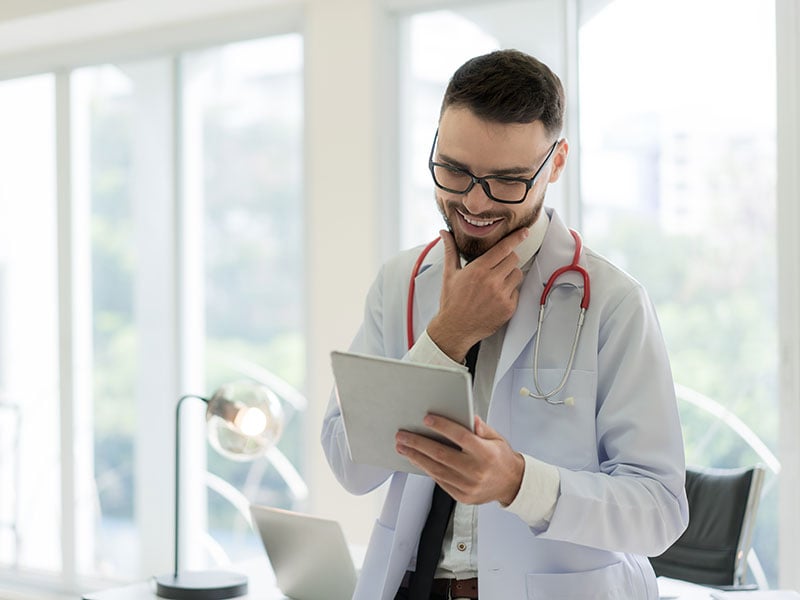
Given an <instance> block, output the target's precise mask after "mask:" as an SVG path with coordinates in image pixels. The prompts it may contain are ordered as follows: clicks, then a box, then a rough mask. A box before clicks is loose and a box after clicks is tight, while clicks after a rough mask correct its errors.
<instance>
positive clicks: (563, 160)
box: [547, 138, 569, 183]
mask: <svg viewBox="0 0 800 600" xmlns="http://www.w3.org/2000/svg"><path fill="white" fill-rule="evenodd" d="M567 155H569V142H568V141H567V138H562V139H561V141H560V142H558V146H556V151H555V153H554V154H553V159H552V160H553V168H552V169H550V177H549V178H548V180H547V181H548V183H555V182H556V181H558V178H559V177H561V171H563V170H564V167H566V166H567Z"/></svg>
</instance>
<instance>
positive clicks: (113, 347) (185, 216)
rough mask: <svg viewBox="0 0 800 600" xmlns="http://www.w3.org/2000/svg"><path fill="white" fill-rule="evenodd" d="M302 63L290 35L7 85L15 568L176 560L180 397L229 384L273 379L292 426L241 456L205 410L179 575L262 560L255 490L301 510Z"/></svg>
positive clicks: (96, 568)
mask: <svg viewBox="0 0 800 600" xmlns="http://www.w3.org/2000/svg"><path fill="white" fill-rule="evenodd" d="M302 71H303V55H302V38H301V37H300V36H299V35H297V34H287V35H276V36H273V37H269V38H261V39H255V40H252V41H244V42H235V43H230V44H225V45H221V46H215V47H210V48H206V49H203V50H194V51H192V52H187V53H183V54H179V55H167V56H160V57H154V58H150V59H146V60H139V61H131V62H124V63H116V64H99V65H92V66H86V67H82V68H78V69H74V70H72V71H70V72H69V73H68V74H66V75H64V76H61V77H63V79H61V80H60V81H62V82H63V83H62V85H61V87H60V88H58V86H57V85H56V84H55V83H54V80H55V79H56V78H55V77H54V76H53V75H46V76H40V77H33V78H26V79H17V80H10V81H7V82H0V130H2V131H3V135H2V136H0V175H2V177H0V568H3V569H4V568H6V567H8V568H12V569H15V570H17V571H22V570H26V571H30V570H35V571H37V572H42V573H45V574H47V575H48V576H49V577H51V578H53V579H58V578H59V577H60V578H61V579H62V580H63V581H75V580H76V578H77V579H78V580H80V579H81V578H84V579H85V578H94V579H96V578H102V579H115V580H135V579H139V578H142V577H147V576H151V575H154V574H157V570H159V569H163V568H164V565H165V564H169V565H171V564H172V543H171V542H172V511H170V510H165V507H169V506H171V501H172V492H173V487H174V480H173V478H172V477H173V471H172V469H171V465H172V461H171V459H169V460H167V461H165V460H164V458H165V457H171V456H172V453H173V448H174V414H175V406H176V404H177V401H178V398H179V397H180V396H181V395H183V394H189V393H192V394H199V395H202V396H206V397H208V396H210V394H211V393H213V391H214V389H215V388H216V387H217V386H219V385H220V384H222V383H224V382H227V381H231V380H233V379H242V378H248V377H249V378H255V379H259V380H261V381H263V382H265V383H267V384H270V385H273V387H277V388H278V389H277V391H278V393H279V394H281V395H282V397H283V399H284V400H285V405H284V409H285V412H286V414H287V426H286V428H285V431H284V436H283V438H282V440H281V442H280V445H279V448H278V449H275V450H273V451H272V453H271V454H270V456H269V458H263V459H260V460H258V461H256V462H253V463H244V464H242V463H234V462H232V461H230V460H226V459H223V458H221V457H219V456H218V455H216V453H214V452H210V453H208V456H206V451H205V450H206V445H205V442H204V438H205V432H204V428H203V422H204V421H203V415H202V411H203V410H204V408H203V407H202V406H200V405H201V403H199V402H198V403H197V404H198V406H196V407H194V408H196V409H198V410H197V411H196V413H195V414H194V415H192V416H193V417H194V416H196V419H191V421H193V422H192V423H191V424H190V425H189V426H188V427H187V435H186V437H185V438H184V441H185V442H186V447H185V448H184V451H183V452H182V458H183V457H186V456H189V459H188V460H186V461H185V463H184V461H182V465H183V466H182V473H181V474H182V480H183V481H184V486H185V489H187V490H190V491H192V492H196V493H193V494H188V495H185V496H184V497H188V498H189V500H188V501H187V503H186V505H185V506H182V509H181V510H182V516H183V518H186V519H187V522H191V523H192V528H193V529H194V530H195V531H193V532H192V535H191V536H190V537H189V538H187V539H185V540H183V542H184V543H183V545H182V561H181V562H182V567H183V568H188V569H192V568H194V569H198V568H203V567H204V566H206V565H207V564H211V563H214V564H220V563H223V564H224V563H226V562H227V561H228V560H237V559H241V558H243V557H247V556H252V555H260V554H261V553H262V552H263V550H262V548H261V546H260V541H259V540H258V539H257V537H256V536H255V535H254V534H253V533H252V531H251V529H250V526H249V524H248V522H247V520H246V517H247V516H248V515H246V506H247V503H248V501H259V502H266V503H269V504H272V505H276V506H284V507H296V506H297V503H299V502H302V501H303V500H304V498H305V496H306V494H307V489H306V488H305V483H304V482H303V479H302V477H301V474H300V473H301V472H302V468H303V459H304V453H303V439H302V425H303V421H302V415H301V413H302V410H303V408H304V406H303V398H302V396H301V394H300V393H299V392H298V391H297V390H299V389H302V388H303V387H304V386H305V362H306V361H305V338H304V315H305V304H304V293H305V291H304V286H305V279H304V270H303V263H304V246H305V240H304V231H303V223H304V202H303V185H302V181H303V168H302V119H303V98H302ZM58 90H61V91H60V92H59V91H58ZM57 107H60V108H62V110H59V111H57V110H56V108H57ZM64 107H69V111H66V110H63V108H64ZM56 114H58V115H59V116H60V117H61V116H63V117H64V118H63V120H59V119H58V118H56V119H54V115H56ZM67 115H68V116H67ZM60 117H59V118H60ZM57 128H58V130H59V132H61V133H65V132H66V133H67V134H68V135H65V136H64V138H63V139H69V141H70V144H69V148H68V150H65V151H60V152H59V154H58V161H63V164H62V162H58V164H57V160H56V129H57ZM8 165H12V167H9V166H8ZM57 168H58V169H59V173H60V174H61V173H68V174H69V175H70V178H69V181H71V185H70V186H69V189H64V188H65V186H66V184H65V183H62V189H61V190H60V191H59V199H60V201H61V203H62V206H61V208H62V211H61V212H57V211H56V208H57V206H58V205H57V203H56V189H57V187H56V169H57ZM64 181H67V178H65V179H64ZM62 199H63V200H62ZM66 231H68V232H69V233H68V234H67V233H65V232H66ZM33 232H35V234H33ZM57 232H60V233H61V239H64V240H67V241H65V242H63V243H65V244H67V243H68V244H69V248H70V251H69V252H68V253H67V254H68V256H67V257H66V258H63V260H61V261H60V263H59V264H57V259H59V258H60V255H61V247H57V243H61V242H59V235H58V234H57ZM59 281H61V282H62V287H63V290H64V291H65V294H64V295H62V297H61V298H60V300H59V294H58V292H59V288H58V285H59ZM65 296H69V299H65ZM59 301H60V302H61V309H62V310H61V313H60V315H61V320H62V322H61V324H60V327H61V328H62V332H61V333H62V338H64V339H66V338H68V339H69V343H66V342H64V341H63V340H62V343H61V345H59V339H60V338H59V319H58V317H59ZM64 332H67V334H65V333H64ZM12 347H13V348H14V352H13V353H11V352H9V349H10V348H12ZM59 361H61V364H60V362H59ZM59 369H61V372H62V373H65V372H66V373H68V379H69V382H67V383H64V382H60V381H59V378H58V373H59ZM60 384H61V386H62V391H63V388H64V386H65V385H66V387H68V388H71V390H72V391H71V392H69V393H68V394H67V396H68V398H67V399H66V400H65V399H64V398H60V397H59V385H60ZM60 405H61V406H62V407H64V410H65V414H66V415H74V416H72V417H69V416H65V417H63V419H60V414H59V406H60ZM184 416H186V413H184ZM70 418H71V419H73V420H74V427H70V426H68V425H63V424H62V420H64V419H70ZM189 420H190V419H187V421H189ZM64 422H65V423H66V421H64ZM62 427H67V431H68V433H67V435H66V437H65V438H64V439H63V440H62V439H61V435H60V433H61V428H62ZM62 446H65V447H70V448H71V449H72V450H71V451H70V453H69V454H70V457H69V459H68V460H67V461H66V462H65V463H64V464H62V461H61V458H62V454H61V452H62ZM65 469H66V470H67V472H69V473H70V478H71V479H70V485H71V486H72V487H71V488H69V486H67V487H65V486H64V485H62V481H61V479H60V477H59V474H60V473H63V472H65ZM65 489H74V496H73V497H64V498H63V501H62V491H63V490H65ZM243 507H244V510H243ZM243 513H245V514H243ZM62 517H63V518H62ZM70 548H73V549H74V551H69V549H70ZM65 553H68V554H69V556H68V559H67V558H65V556H66V554H65Z"/></svg>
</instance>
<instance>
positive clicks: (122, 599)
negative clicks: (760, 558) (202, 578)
mask: <svg viewBox="0 0 800 600" xmlns="http://www.w3.org/2000/svg"><path fill="white" fill-rule="evenodd" d="M230 571H233V572H237V573H244V574H245V575H247V576H248V578H249V590H248V592H249V593H248V594H247V595H246V596H240V597H239V600H288V599H287V597H286V596H284V595H283V594H282V593H281V592H280V590H279V589H278V588H277V586H276V585H275V576H274V575H273V573H272V567H271V566H270V564H269V561H268V560H267V558H266V557H263V558H258V559H253V560H249V561H247V562H244V563H242V564H240V565H237V566H234V567H231V569H230ZM658 590H659V595H660V597H661V598H662V599H664V600H666V599H674V600H711V595H710V590H709V588H705V587H703V586H699V585H694V584H692V583H686V582H684V581H678V580H676V579H667V578H664V577H659V578H658ZM737 597H738V598H741V600H746V598H748V597H750V596H749V594H747V593H744V592H739V596H737ZM156 598H158V596H156V584H155V580H153V579H150V580H148V581H143V582H140V583H134V584H131V585H126V586H122V587H117V588H113V589H108V590H103V591H99V592H89V593H86V594H84V595H83V600H150V599H156Z"/></svg>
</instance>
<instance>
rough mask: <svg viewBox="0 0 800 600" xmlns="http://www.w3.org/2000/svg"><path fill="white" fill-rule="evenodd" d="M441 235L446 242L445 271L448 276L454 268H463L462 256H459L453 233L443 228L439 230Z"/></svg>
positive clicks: (443, 241) (444, 242)
mask: <svg viewBox="0 0 800 600" xmlns="http://www.w3.org/2000/svg"><path fill="white" fill-rule="evenodd" d="M439 236H440V237H441V238H442V243H443V244H444V273H445V276H447V274H448V273H449V272H450V271H452V270H453V269H456V270H458V269H460V268H461V258H460V257H459V256H458V248H456V241H455V239H453V234H452V233H450V232H449V231H445V230H444V229H442V230H441V231H440V232H439Z"/></svg>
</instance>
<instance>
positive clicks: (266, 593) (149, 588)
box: [83, 556, 287, 600]
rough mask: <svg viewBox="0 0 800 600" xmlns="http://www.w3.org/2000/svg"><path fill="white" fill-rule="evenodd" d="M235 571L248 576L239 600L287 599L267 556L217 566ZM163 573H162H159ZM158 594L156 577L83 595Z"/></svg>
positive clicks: (99, 598)
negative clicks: (226, 566)
mask: <svg viewBox="0 0 800 600" xmlns="http://www.w3.org/2000/svg"><path fill="white" fill-rule="evenodd" d="M215 570H226V571H231V572H233V573H243V574H245V575H247V578H248V593H247V595H246V596H239V597H238V599H237V600H287V597H286V596H284V595H283V594H282V593H281V592H280V590H279V589H278V588H277V586H276V585H275V576H274V575H273V573H272V566H271V565H270V564H269V561H268V560H267V557H266V556H264V557H263V558H257V559H252V560H248V561H246V562H244V563H242V564H237V565H234V566H232V567H231V568H230V569H227V568H221V569H218V568H215ZM159 575H161V573H159ZM150 598H158V596H156V582H155V579H152V578H151V579H149V580H147V581H143V582H140V583H134V584H131V585H126V586H122V587H117V588H113V589H108V590H102V591H99V592H90V593H85V594H84V595H83V600H140V599H141V600H145V599H150Z"/></svg>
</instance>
